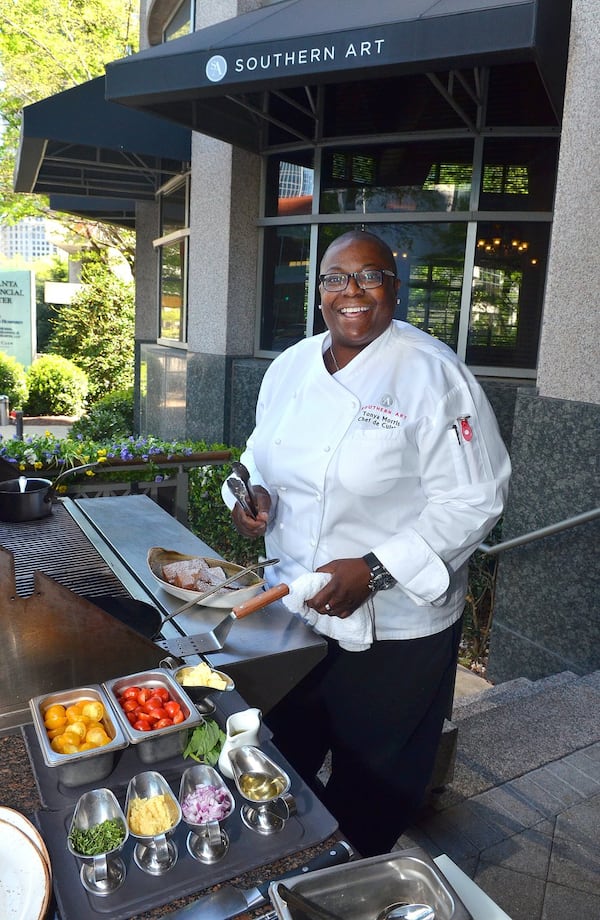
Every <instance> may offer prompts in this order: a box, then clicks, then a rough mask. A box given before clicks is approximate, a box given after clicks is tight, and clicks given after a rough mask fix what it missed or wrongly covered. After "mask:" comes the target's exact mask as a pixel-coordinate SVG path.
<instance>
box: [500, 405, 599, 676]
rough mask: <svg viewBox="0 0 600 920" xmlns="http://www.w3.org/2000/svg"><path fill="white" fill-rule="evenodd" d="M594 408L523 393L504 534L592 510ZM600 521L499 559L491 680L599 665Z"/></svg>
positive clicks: (595, 485)
mask: <svg viewBox="0 0 600 920" xmlns="http://www.w3.org/2000/svg"><path fill="white" fill-rule="evenodd" d="M599 457H600V406H597V405H594V404H591V403H577V402H572V401H568V400H562V399H549V398H545V397H541V396H538V395H537V394H536V392H535V391H534V390H531V389H529V390H520V391H519V393H518V396H517V402H516V407H515V417H514V426H513V434H512V446H511V459H512V463H513V477H512V481H511V488H510V494H509V498H508V505H507V509H506V513H505V515H504V523H503V533H502V538H503V539H504V540H508V539H512V538H513V537H518V536H521V535H523V534H526V533H529V532H530V531H532V530H537V529H539V528H540V527H546V526H548V525H550V524H555V523H557V522H559V521H562V520H565V519H567V518H570V517H573V516H574V515H577V514H582V513H584V512H586V511H591V510H592V509H594V508H596V507H598V505H599V504H600V503H599V501H598V498H599V495H598V458H599ZM599 544H600V520H596V521H594V522H590V523H587V524H582V525H580V526H578V527H575V528H573V529H570V530H567V531H565V532H563V533H560V534H556V535H553V536H551V537H545V538H544V539H542V540H538V541H536V542H534V543H531V544H529V545H527V546H521V547H517V548H515V549H511V550H507V551H506V552H505V553H503V554H502V555H501V557H500V561H499V565H498V577H497V588H496V603H495V609H494V621H493V627H492V634H491V648H490V657H489V665H488V673H487V676H488V678H489V679H490V680H491V681H493V682H494V683H501V682H503V681H507V680H512V679H514V678H517V677H527V678H529V679H531V680H537V679H538V678H540V677H544V676H546V675H549V674H555V673H558V672H559V671H566V670H568V671H573V672H574V673H575V674H587V673H590V672H592V671H595V670H598V669H600V616H599V614H600V573H599V571H598V545H599Z"/></svg>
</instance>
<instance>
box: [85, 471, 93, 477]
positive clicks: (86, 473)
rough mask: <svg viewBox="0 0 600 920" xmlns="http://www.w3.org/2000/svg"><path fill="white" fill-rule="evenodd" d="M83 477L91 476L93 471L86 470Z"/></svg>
mask: <svg viewBox="0 0 600 920" xmlns="http://www.w3.org/2000/svg"><path fill="white" fill-rule="evenodd" d="M85 475H86V476H93V475H94V471H93V470H86V471H85Z"/></svg>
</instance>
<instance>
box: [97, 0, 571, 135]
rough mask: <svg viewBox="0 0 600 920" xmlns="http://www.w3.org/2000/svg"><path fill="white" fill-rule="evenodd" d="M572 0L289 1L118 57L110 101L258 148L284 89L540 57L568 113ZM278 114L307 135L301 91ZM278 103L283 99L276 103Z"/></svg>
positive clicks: (547, 82) (109, 80)
mask: <svg viewBox="0 0 600 920" xmlns="http://www.w3.org/2000/svg"><path fill="white" fill-rule="evenodd" d="M570 8H571V0H377V2H376V3H365V2H364V0H344V2H340V0H336V2H331V0H330V2H326V0H282V2H280V3H277V4H274V5H269V6H266V7H264V8H262V9H259V10H255V11H253V12H250V13H246V14H244V15H242V16H239V17H237V18H234V19H228V20H226V21H224V22H221V23H217V24H216V25H213V26H210V27H208V28H205V29H201V30H199V31H197V32H193V33H191V34H190V35H186V36H184V37H183V38H179V39H176V40H174V41H171V42H167V43H165V44H162V45H157V46H156V47H152V48H149V49H147V50H145V51H141V52H139V53H138V54H135V55H132V56H131V57H128V58H124V59H122V60H118V61H113V62H112V63H111V64H109V65H108V66H107V68H106V95H107V98H108V99H110V100H112V101H114V102H119V103H122V104H124V105H127V106H129V107H132V108H133V109H137V110H143V111H146V112H153V113H154V114H157V115H160V116H162V117H164V118H169V119H172V120H173V121H175V122H178V123H180V124H184V125H186V126H188V127H190V128H192V129H193V130H197V131H201V132H202V133H204V134H208V135H212V136H214V137H217V138H220V139H221V140H225V141H228V142H229V143H233V144H236V145H238V146H241V147H245V148H247V149H249V150H252V151H255V152H259V151H260V150H261V149H264V147H265V143H264V128H265V124H266V122H268V120H269V103H268V96H269V95H273V94H276V95H277V96H278V97H279V99H280V100H282V99H283V100H285V96H286V89H287V88H292V87H305V88H306V105H305V107H304V108H305V111H302V112H301V116H302V118H303V117H304V116H305V115H306V114H307V112H308V113H309V114H310V109H311V107H313V109H314V96H313V95H312V93H311V92H310V89H311V88H312V87H315V86H319V85H322V84H327V83H340V82H343V81H358V80H369V79H378V78H382V77H389V76H394V75H400V74H407V73H417V72H421V73H425V72H429V71H433V72H436V71H437V72H440V71H445V70H459V69H462V68H471V67H482V66H493V65H496V64H507V63H510V62H512V61H518V62H533V63H534V64H535V65H536V67H537V69H538V70H539V74H540V77H541V80H542V82H543V85H544V87H545V89H546V92H547V94H548V97H549V99H550V101H551V103H552V106H553V108H554V110H555V112H556V114H557V118H558V119H559V118H560V112H561V111H562V99H563V94H564V81H565V73H566V61H567V52H568V40H569V21H570ZM288 102H289V112H288V114H287V116H285V117H282V116H281V115H279V116H278V117H279V119H280V121H281V125H280V126H283V127H284V128H287V129H288V130H289V140H290V142H298V141H299V140H300V141H303V140H304V141H306V140H309V141H310V140H313V141H314V140H315V139H316V136H317V132H318V118H319V115H318V112H317V111H313V112H312V115H313V121H314V126H315V132H314V136H313V137H307V135H306V132H304V135H299V132H298V131H297V127H296V124H297V122H298V121H299V120H301V119H300V118H297V117H295V116H294V109H296V110H297V111H299V110H300V109H302V106H299V103H298V99H297V96H294V98H291V97H290V98H289V99H288ZM281 110H282V107H281V104H280V105H279V109H278V111H279V112H281Z"/></svg>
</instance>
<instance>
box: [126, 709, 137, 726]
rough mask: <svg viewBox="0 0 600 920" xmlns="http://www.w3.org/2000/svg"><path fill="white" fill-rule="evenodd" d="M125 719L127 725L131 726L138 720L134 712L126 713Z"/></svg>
mask: <svg viewBox="0 0 600 920" xmlns="http://www.w3.org/2000/svg"><path fill="white" fill-rule="evenodd" d="M127 718H128V719H129V724H130V725H133V724H134V723H135V722H137V720H138V717H137V713H136V712H128V713H127Z"/></svg>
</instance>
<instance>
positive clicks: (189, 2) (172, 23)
mask: <svg viewBox="0 0 600 920" xmlns="http://www.w3.org/2000/svg"><path fill="white" fill-rule="evenodd" d="M193 15H194V2H193V0H183V3H182V4H180V6H178V7H177V9H176V10H175V12H174V14H173V16H172V17H171V19H170V20H169V22H168V23H167V25H166V26H165V28H164V31H163V42H170V41H172V40H173V39H174V38H180V37H181V36H182V35H188V34H189V33H190V32H191V31H192V30H193Z"/></svg>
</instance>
